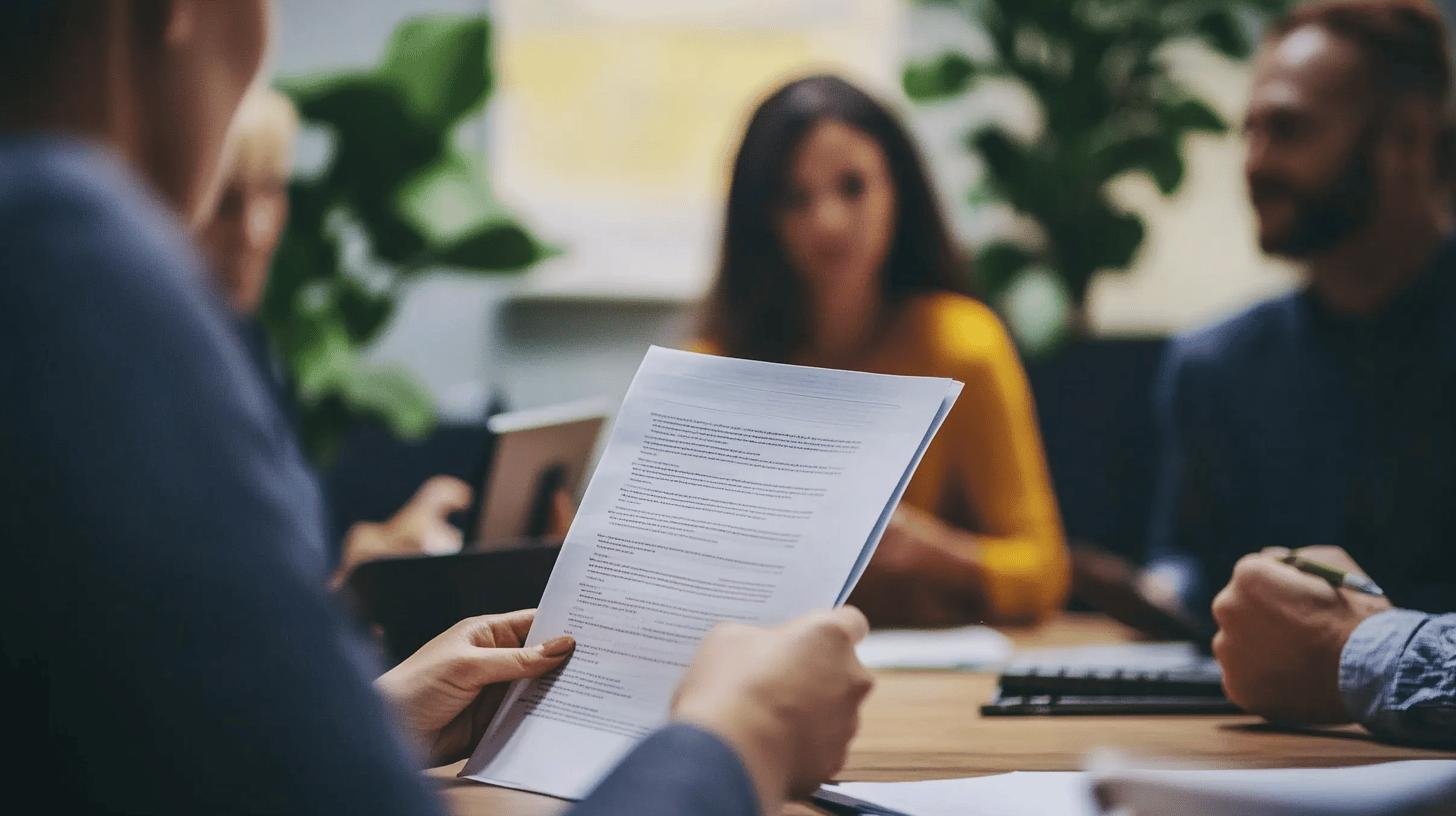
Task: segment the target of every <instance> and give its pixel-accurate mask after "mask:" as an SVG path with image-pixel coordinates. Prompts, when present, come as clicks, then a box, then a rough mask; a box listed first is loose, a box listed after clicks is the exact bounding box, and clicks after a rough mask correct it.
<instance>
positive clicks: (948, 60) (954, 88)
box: [901, 52, 976, 102]
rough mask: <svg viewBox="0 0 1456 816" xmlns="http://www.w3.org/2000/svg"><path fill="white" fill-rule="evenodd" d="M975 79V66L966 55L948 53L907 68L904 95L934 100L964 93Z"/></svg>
mask: <svg viewBox="0 0 1456 816" xmlns="http://www.w3.org/2000/svg"><path fill="white" fill-rule="evenodd" d="M975 78H976V66H975V64H974V63H972V62H971V61H970V59H968V58H967V57H966V56H965V55H964V54H958V53H954V52H947V53H944V54H941V55H940V56H938V57H936V58H934V59H931V60H926V61H924V62H915V63H911V64H910V65H908V66H906V67H905V72H904V74H903V76H902V77H901V82H902V83H903V84H904V86H905V94H906V95H907V96H909V97H910V98H911V99H914V100H916V101H917V102H933V101H935V100H939V99H948V98H950V97H952V96H957V95H959V94H961V93H964V92H965V90H966V89H967V88H969V87H970V86H971V83H973V82H974V81H975Z"/></svg>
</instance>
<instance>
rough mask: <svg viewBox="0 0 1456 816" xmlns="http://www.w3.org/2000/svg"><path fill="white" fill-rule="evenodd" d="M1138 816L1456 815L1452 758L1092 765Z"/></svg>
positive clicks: (1106, 792)
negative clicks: (1259, 765) (1314, 764)
mask: <svg viewBox="0 0 1456 816" xmlns="http://www.w3.org/2000/svg"><path fill="white" fill-rule="evenodd" d="M1089 776H1090V777H1091V778H1092V780H1093V782H1094V783H1095V784H1096V786H1097V788H1098V790H1099V791H1100V792H1101V793H1102V795H1103V796H1104V797H1106V799H1107V800H1108V801H1109V802H1110V803H1115V804H1116V805H1117V806H1118V807H1119V808H1122V809H1123V810H1124V811H1125V812H1127V813H1131V814H1137V816H1144V814H1158V813H1197V814H1199V815H1200V816H1377V815H1378V816H1402V815H1403V814H1409V816H1416V814H1420V816H1435V814H1456V760H1449V759H1445V760H1441V759H1424V760H1421V759H1418V760H1407V761H1404V762H1383V763H1380V764H1376V765H1360V766H1356V767H1351V768H1267V769H1254V770H1231V771H1187V770H1134V769H1123V770H1098V771H1094V772H1093V773H1092V774H1090V775H1089Z"/></svg>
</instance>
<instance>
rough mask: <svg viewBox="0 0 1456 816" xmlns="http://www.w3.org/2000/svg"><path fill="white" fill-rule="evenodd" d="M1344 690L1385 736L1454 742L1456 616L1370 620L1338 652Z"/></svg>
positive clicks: (1392, 614) (1355, 710) (1356, 714)
mask: <svg viewBox="0 0 1456 816" xmlns="http://www.w3.org/2000/svg"><path fill="white" fill-rule="evenodd" d="M1340 694H1341V696H1342V697H1343V698H1344V700H1345V708H1346V709H1347V710H1348V711H1349V712H1350V716H1351V717H1353V718H1354V719H1355V720H1356V721H1357V722H1359V723H1361V724H1362V725H1364V726H1365V727H1366V728H1368V729H1370V732H1371V733H1373V734H1375V735H1376V736H1378V737H1381V738H1382V739H1388V740H1393V741H1397V742H1409V743H1415V744H1420V745H1441V746H1456V614H1452V615H1427V614H1424V613H1421V612H1412V611H1410V610H1408V609H1392V610H1389V611H1387V612H1381V613H1380V614H1378V615H1372V616H1370V617H1369V618H1366V619H1365V620H1364V621H1362V622H1361V623H1360V625H1359V626H1358V627H1356V629H1355V631H1354V632H1353V633H1352V634H1351V635H1350V639H1349V640H1348V641H1346V642H1345V648H1344V650H1343V651H1342V652H1341V653H1340Z"/></svg>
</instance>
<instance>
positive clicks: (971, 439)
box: [697, 76, 1068, 625]
mask: <svg viewBox="0 0 1456 816" xmlns="http://www.w3.org/2000/svg"><path fill="white" fill-rule="evenodd" d="M964 270H965V265H964V264H963V263H962V261H961V259H960V257H959V254H958V253H957V252H956V250H955V248H954V245H953V243H952V241H951V238H950V233H949V230H948V229H947V227H946V225H945V220H944V218H943V217H942V216H941V214H940V212H939V209H938V207H937V205H936V202H935V199H934V196H933V193H932V191H931V188H930V185H929V183H928V181H927V179H926V174H925V170H924V169H923V165H922V163H921V161H920V158H919V156H918V154H917V153H916V151H915V148H914V146H913V145H912V143H911V141H910V138H909V136H908V135H907V134H906V132H905V130H904V128H903V127H902V126H901V125H900V123H899V122H898V121H897V120H896V119H895V117H894V116H893V115H892V114H890V113H889V111H887V110H886V109H885V108H884V107H883V106H882V105H881V104H879V103H878V102H876V101H875V100H874V99H872V98H871V97H869V96H868V95H866V94H865V93H864V92H862V91H860V90H859V89H857V88H855V87H854V86H852V85H850V84H849V83H847V82H844V81H843V80H840V79H837V78H834V77H828V76H818V77H809V78H807V79H802V80H799V81H796V82H793V83H791V84H789V85H788V86H786V87H784V88H782V89H781V90H779V91H778V92H776V93H774V94H773V95H772V96H770V97H769V98H768V99H766V100H765V101H764V102H763V103H762V104H761V105H760V106H759V108H758V110H757V111H756V112H755V113H754V115H753V118H752V120H751V121H750V122H749V125H748V130H747V132H746V133H745V135H744V137H743V144H742V146H741V147H740V148H739V151H738V156H737V159H736V161H735V162H734V167H733V179H732V186H731V189H730V192H729V196H728V206H727V216H726V223H725V226H724V235H723V247H722V257H721V259H720V264H719V271H718V280H717V283H716V285H715V287H714V289H713V292H712V294H711V296H710V299H709V302H708V304H707V308H706V310H705V320H704V324H703V327H702V338H701V339H700V341H699V342H698V344H697V347H698V348H699V349H700V350H705V351H710V352H713V353H719V354H726V355H729V356H733V357H746V358H751V359H758V360H770V361H775V362H789V363H798V364H803V365H815V366H826V367H833V368H847V369H856V370H860V371H871V372H877V373H883V374H916V375H928V376H938V377H953V378H955V379H958V380H960V381H961V382H963V383H965V386H966V387H965V389H964V390H963V391H962V392H961V397H960V400H959V401H958V403H957V404H956V406H955V408H954V409H953V410H952V411H951V413H950V416H949V417H947V418H946V421H945V424H944V426H943V427H942V428H941V430H940V434H939V435H938V436H937V437H936V440H935V442H934V443H933V444H932V445H931V446H930V449H929V450H928V451H927V452H926V454H925V458H924V460H923V461H922V462H921V463H920V468H919V470H918V471H917V472H916V474H915V477H914V479H913V480H912V481H911V483H910V485H909V488H908V489H907V490H906V492H905V498H904V501H903V502H902V503H901V506H900V510H899V511H898V512H897V514H896V516H895V517H894V519H893V521H892V523H891V525H890V527H889V529H888V530H887V532H886V533H885V537H884V539H883V541H881V543H880V548H879V551H878V552H877V553H876V555H875V558H874V560H873V561H872V562H871V563H870V567H869V570H868V571H867V572H866V574H865V577H864V580H863V581H862V582H861V584H860V587H859V589H858V590H856V593H855V597H854V598H852V599H851V602H853V603H856V604H858V605H859V606H860V607H861V608H862V609H864V610H865V612H866V613H867V614H868V615H869V616H870V619H871V621H873V622H875V623H877V624H880V625H946V624H951V623H958V622H968V621H980V620H989V621H992V622H1019V621H1029V620H1036V619H1039V618H1042V617H1045V616H1046V615H1048V614H1049V613H1051V612H1053V611H1055V610H1057V609H1059V608H1060V607H1061V605H1062V602H1063V600H1064V599H1065V595H1066V591H1067V583H1068V559H1067V553H1066V547H1065V543H1064V541H1063V535H1062V527H1061V520H1060V518H1059V516H1058V513H1057V507H1056V500H1055V498H1054V497H1053V495H1052V488H1051V480H1050V477H1049V476H1048V473H1047V467H1046V461H1045V457H1044V454H1043V452H1042V446H1041V438H1040V436H1039V434H1038V432H1037V428H1036V422H1035V408H1034V406H1033V405H1032V399H1031V393H1030V391H1029V388H1028V386H1027V381H1026V374H1025V372H1023V370H1022V368H1021V365H1020V363H1019V362H1018V359H1017V356H1016V350H1015V348H1014V347H1013V345H1012V343H1011V341H1010V339H1009V338H1008V337H1007V334H1006V331H1005V329H1004V328H1003V327H1002V325H1001V323H1000V321H998V320H997V318H996V316H995V315H994V314H993V313H992V312H991V310H990V309H988V308H986V307H985V306H984V305H983V304H981V303H980V302H978V301H976V300H973V299H971V298H968V297H965V296H963V295H959V294H955V293H954V291H953V290H954V289H955V288H957V286H956V283H957V278H958V277H960V276H961V275H962V274H963V273H964Z"/></svg>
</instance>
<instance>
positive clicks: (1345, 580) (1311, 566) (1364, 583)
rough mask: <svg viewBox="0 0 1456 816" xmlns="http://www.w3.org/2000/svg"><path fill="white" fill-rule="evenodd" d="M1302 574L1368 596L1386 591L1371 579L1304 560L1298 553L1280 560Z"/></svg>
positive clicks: (1382, 593)
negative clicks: (1305, 573)
mask: <svg viewBox="0 0 1456 816" xmlns="http://www.w3.org/2000/svg"><path fill="white" fill-rule="evenodd" d="M1279 560H1280V561H1283V562H1284V563H1286V564H1288V565H1289V566H1291V567H1294V568H1295V569H1297V570H1299V571H1300V572H1307V573H1309V574H1310V575H1313V576H1315V577H1316V578H1323V579H1325V580H1326V581H1329V582H1330V586H1332V587H1335V588H1336V589H1338V588H1339V587H1345V588H1346V589H1353V590H1355V591H1356V592H1363V593H1365V594H1366V595H1382V596H1383V595H1384V594H1385V590H1383V589H1381V588H1380V587H1379V586H1377V585H1376V583H1375V582H1374V581H1372V580H1370V579H1369V578H1366V577H1365V576H1363V575H1360V574H1359V573H1355V572H1345V571H1344V570H1342V569H1338V568H1336V567H1332V566H1330V565H1328V564H1321V563H1320V562H1318V561H1311V560H1309V559H1308V558H1302V557H1300V556H1299V555H1298V554H1297V553H1290V554H1289V555H1286V556H1284V557H1283V558H1281V559H1279Z"/></svg>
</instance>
